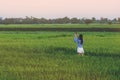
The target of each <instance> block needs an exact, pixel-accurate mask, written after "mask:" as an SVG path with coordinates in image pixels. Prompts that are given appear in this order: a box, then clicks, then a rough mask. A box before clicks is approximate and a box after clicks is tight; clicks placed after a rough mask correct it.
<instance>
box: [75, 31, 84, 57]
mask: <svg viewBox="0 0 120 80" xmlns="http://www.w3.org/2000/svg"><path fill="white" fill-rule="evenodd" d="M74 42H75V43H77V53H78V54H79V55H81V56H83V55H84V49H83V35H82V34H80V35H78V34H77V33H75V37H74Z"/></svg>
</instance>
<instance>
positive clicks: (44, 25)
mask: <svg viewBox="0 0 120 80" xmlns="http://www.w3.org/2000/svg"><path fill="white" fill-rule="evenodd" d="M0 28H120V24H112V25H109V24H89V25H87V24H7V25H5V24H0Z"/></svg>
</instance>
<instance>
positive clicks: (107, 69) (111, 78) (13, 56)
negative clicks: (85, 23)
mask: <svg viewBox="0 0 120 80" xmlns="http://www.w3.org/2000/svg"><path fill="white" fill-rule="evenodd" d="M82 34H83V35H84V49H85V56H83V57H81V56H78V55H77V53H76V44H75V43H74V42H73V36H74V33H73V32H0V80H120V76H119V74H120V49H119V47H120V33H117V32H116V33H115V32H114V33H113V32H82Z"/></svg>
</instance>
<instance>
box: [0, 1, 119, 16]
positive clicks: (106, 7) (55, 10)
mask: <svg viewBox="0 0 120 80" xmlns="http://www.w3.org/2000/svg"><path fill="white" fill-rule="evenodd" d="M25 16H33V17H37V18H41V17H44V18H60V17H65V16H67V17H70V18H72V17H77V18H83V17H84V18H91V17H96V18H101V17H106V18H116V17H120V0H0V17H25Z"/></svg>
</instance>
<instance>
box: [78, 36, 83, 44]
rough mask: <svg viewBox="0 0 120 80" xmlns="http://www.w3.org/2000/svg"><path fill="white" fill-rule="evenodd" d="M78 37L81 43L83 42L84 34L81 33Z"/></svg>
mask: <svg viewBox="0 0 120 80" xmlns="http://www.w3.org/2000/svg"><path fill="white" fill-rule="evenodd" d="M78 39H79V40H81V43H80V44H83V35H82V34H80V35H79V37H78Z"/></svg>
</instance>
